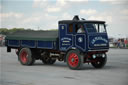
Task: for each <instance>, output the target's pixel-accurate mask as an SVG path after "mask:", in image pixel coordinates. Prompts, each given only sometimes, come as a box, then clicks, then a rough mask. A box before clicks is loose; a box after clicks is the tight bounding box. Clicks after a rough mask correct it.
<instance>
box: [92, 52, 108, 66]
mask: <svg viewBox="0 0 128 85" xmlns="http://www.w3.org/2000/svg"><path fill="white" fill-rule="evenodd" d="M94 61H95V62H91V64H92V66H93V67H95V68H102V67H104V65H105V64H106V62H107V55H106V54H105V57H97V58H96V59H94Z"/></svg>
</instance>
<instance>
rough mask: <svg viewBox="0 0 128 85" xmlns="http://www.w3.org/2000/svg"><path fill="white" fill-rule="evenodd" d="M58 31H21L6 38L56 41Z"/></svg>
mask: <svg viewBox="0 0 128 85" xmlns="http://www.w3.org/2000/svg"><path fill="white" fill-rule="evenodd" d="M57 38H58V31H29V32H28V31H20V32H16V33H12V34H9V35H7V36H6V39H7V40H37V41H56V40H57Z"/></svg>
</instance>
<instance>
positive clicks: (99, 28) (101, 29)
mask: <svg viewBox="0 0 128 85" xmlns="http://www.w3.org/2000/svg"><path fill="white" fill-rule="evenodd" d="M85 26H86V29H87V31H88V32H89V33H96V32H97V33H105V32H106V29H105V24H99V23H86V24H85Z"/></svg>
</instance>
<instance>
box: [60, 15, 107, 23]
mask: <svg viewBox="0 0 128 85" xmlns="http://www.w3.org/2000/svg"><path fill="white" fill-rule="evenodd" d="M71 23H102V24H104V23H105V21H98V20H85V19H83V18H82V20H80V19H79V17H78V15H76V16H74V18H73V19H72V20H61V21H59V24H71Z"/></svg>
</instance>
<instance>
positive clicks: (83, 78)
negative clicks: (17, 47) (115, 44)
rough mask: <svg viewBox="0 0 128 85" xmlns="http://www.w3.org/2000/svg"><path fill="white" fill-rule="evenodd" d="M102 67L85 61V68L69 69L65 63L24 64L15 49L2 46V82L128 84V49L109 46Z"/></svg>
mask: <svg viewBox="0 0 128 85" xmlns="http://www.w3.org/2000/svg"><path fill="white" fill-rule="evenodd" d="M107 54H108V62H107V64H106V66H105V67H104V68H102V69H95V68H93V67H92V66H91V65H88V64H84V67H83V68H84V69H83V70H70V69H69V68H68V66H67V65H66V63H64V62H56V63H55V64H54V65H44V64H43V63H42V62H41V61H36V63H35V65H33V66H22V65H21V64H20V63H19V62H18V59H17V56H16V54H15V51H14V50H13V51H12V52H11V53H7V52H6V48H5V47H0V67H1V68H0V85H128V49H110V50H109V52H108V53H107Z"/></svg>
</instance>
